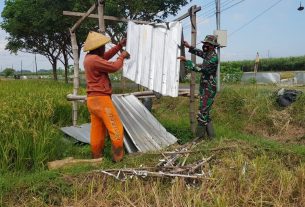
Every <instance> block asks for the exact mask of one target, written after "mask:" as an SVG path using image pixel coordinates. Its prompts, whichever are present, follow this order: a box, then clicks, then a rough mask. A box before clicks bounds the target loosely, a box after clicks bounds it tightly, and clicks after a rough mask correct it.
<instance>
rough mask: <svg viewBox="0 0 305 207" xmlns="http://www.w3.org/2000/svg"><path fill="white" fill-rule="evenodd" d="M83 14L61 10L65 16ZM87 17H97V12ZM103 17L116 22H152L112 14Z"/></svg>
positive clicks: (81, 14) (80, 15)
mask: <svg viewBox="0 0 305 207" xmlns="http://www.w3.org/2000/svg"><path fill="white" fill-rule="evenodd" d="M84 14H85V13H82V12H71V11H63V15H65V16H74V17H82V16H83V15H84ZM88 17H89V18H94V19H98V15H97V14H90V15H89V16H88ZM104 19H105V20H109V21H118V22H128V21H132V22H134V23H138V24H151V23H152V22H147V21H141V20H134V19H126V18H121V17H114V16H104Z"/></svg>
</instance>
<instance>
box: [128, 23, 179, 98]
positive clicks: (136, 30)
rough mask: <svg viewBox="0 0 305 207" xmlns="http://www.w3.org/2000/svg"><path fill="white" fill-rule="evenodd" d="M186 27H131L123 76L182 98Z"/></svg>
mask: <svg viewBox="0 0 305 207" xmlns="http://www.w3.org/2000/svg"><path fill="white" fill-rule="evenodd" d="M181 33H182V26H181V23H180V22H171V23H168V24H165V23H158V24H154V25H137V24H135V23H133V22H129V23H128V29H127V34H128V37H127V45H126V50H127V51H128V52H129V53H130V59H129V60H126V61H125V63H124V68H123V75H124V76H125V77H126V78H128V79H130V80H132V81H135V82H136V83H137V84H140V85H142V86H144V87H147V88H149V89H150V90H154V91H156V92H158V93H161V94H162V95H164V96H172V97H177V96H178V89H179V72H180V61H179V60H177V57H178V56H180V49H179V46H180V45H181Z"/></svg>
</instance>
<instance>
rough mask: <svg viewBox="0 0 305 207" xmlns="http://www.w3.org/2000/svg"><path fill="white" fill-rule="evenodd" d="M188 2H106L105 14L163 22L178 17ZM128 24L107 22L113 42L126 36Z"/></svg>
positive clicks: (127, 0) (182, 0)
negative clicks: (169, 17) (174, 16)
mask: <svg viewBox="0 0 305 207" xmlns="http://www.w3.org/2000/svg"><path fill="white" fill-rule="evenodd" d="M190 1H191V0H190ZM186 4H188V1H187V0H154V1H150V0H106V5H105V14H106V15H109V16H117V17H124V18H127V19H133V20H143V21H148V22H162V21H163V20H164V19H166V18H167V17H168V16H169V15H176V14H177V13H178V11H179V10H180V8H181V7H182V6H185V5H186ZM126 28H127V23H123V22H122V23H118V22H114V21H107V20H106V33H107V34H108V35H109V36H110V37H111V39H112V41H113V42H118V41H119V39H121V38H122V37H123V36H126Z"/></svg>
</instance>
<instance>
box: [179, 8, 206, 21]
mask: <svg viewBox="0 0 305 207" xmlns="http://www.w3.org/2000/svg"><path fill="white" fill-rule="evenodd" d="M191 8H193V9H192V12H193V13H197V12H199V11H200V10H201V7H200V6H198V7H197V6H196V5H195V6H192V7H191ZM189 11H190V10H188V12H187V13H185V14H183V15H182V16H181V17H178V18H176V19H174V21H181V20H183V19H185V18H187V17H189V16H190V12H189Z"/></svg>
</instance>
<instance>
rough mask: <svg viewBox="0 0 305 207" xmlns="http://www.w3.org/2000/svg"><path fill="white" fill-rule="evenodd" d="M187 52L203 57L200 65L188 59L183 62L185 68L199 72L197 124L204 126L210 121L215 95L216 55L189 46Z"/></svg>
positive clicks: (213, 52)
mask: <svg viewBox="0 0 305 207" xmlns="http://www.w3.org/2000/svg"><path fill="white" fill-rule="evenodd" d="M189 52H190V53H192V54H195V55H197V56H199V57H201V58H203V63H202V64H201V65H200V66H196V64H194V63H193V62H192V61H190V60H188V61H186V63H185V67H186V69H187V70H191V71H195V72H201V78H200V86H199V95H200V101H199V111H198V115H197V120H198V124H200V125H203V126H205V125H207V123H208V122H210V121H211V118H210V110H211V107H212V104H213V102H214V98H215V95H216V71H217V64H218V57H217V54H216V52H215V51H209V52H203V51H201V50H199V49H196V48H190V50H189Z"/></svg>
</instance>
